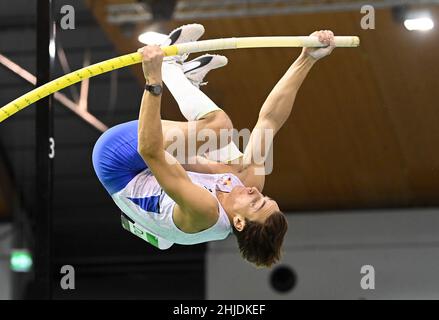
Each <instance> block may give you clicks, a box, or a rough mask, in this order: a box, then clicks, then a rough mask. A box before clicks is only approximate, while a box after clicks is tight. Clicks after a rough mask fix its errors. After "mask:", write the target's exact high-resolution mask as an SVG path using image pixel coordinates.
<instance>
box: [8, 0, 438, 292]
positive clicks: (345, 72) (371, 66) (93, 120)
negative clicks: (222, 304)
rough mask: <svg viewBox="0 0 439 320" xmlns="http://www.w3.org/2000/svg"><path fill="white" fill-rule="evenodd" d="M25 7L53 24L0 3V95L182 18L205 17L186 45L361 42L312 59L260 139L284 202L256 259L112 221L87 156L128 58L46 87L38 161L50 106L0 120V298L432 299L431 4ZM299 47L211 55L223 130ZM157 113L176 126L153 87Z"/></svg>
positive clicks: (311, 1) (134, 89)
mask: <svg viewBox="0 0 439 320" xmlns="http://www.w3.org/2000/svg"><path fill="white" fill-rule="evenodd" d="M38 2H40V3H44V4H46V5H48V4H50V5H51V6H52V18H50V16H49V15H47V16H44V10H43V9H42V7H43V5H41V4H40V5H41V7H40V8H38V7H37V1H36V0H35V1H29V0H6V1H1V2H0V106H2V105H4V104H6V103H8V102H10V101H11V100H13V99H15V98H16V97H18V96H20V95H22V94H24V93H25V92H27V91H29V90H31V89H32V88H33V87H34V85H33V84H32V81H35V78H34V76H37V77H40V79H41V77H44V76H50V77H51V78H55V77H58V76H61V75H63V74H65V73H67V72H69V70H76V69H79V68H81V67H82V66H83V65H84V64H87V63H95V62H99V61H102V60H105V59H108V58H111V57H114V56H117V55H121V54H125V53H131V52H134V51H135V50H136V49H137V48H139V47H140V46H142V44H141V42H140V41H139V36H141V34H142V33H144V32H146V31H158V32H163V33H169V32H170V31H171V30H172V29H174V28H175V27H178V26H179V25H182V24H186V23H192V22H197V23H201V24H203V25H204V26H205V28H206V33H205V35H204V36H203V38H202V39H214V38H228V37H244V36H285V35H308V34H310V33H312V32H313V31H315V30H319V29H330V30H333V31H334V33H335V34H336V35H358V36H359V37H360V38H361V46H360V47H359V48H356V49H338V50H337V49H336V50H335V51H334V53H333V54H332V55H331V56H330V57H328V58H326V59H324V60H322V61H321V62H319V63H318V64H317V65H316V66H315V68H314V70H312V72H311V74H310V75H309V77H308V78H307V79H306V81H305V83H304V85H303V86H302V88H301V90H300V92H299V95H298V98H297V100H296V104H295V107H294V110H293V114H292V117H291V119H289V120H288V121H287V124H286V126H285V127H284V128H283V129H282V130H281V131H280V132H279V135H278V137H277V138H276V140H275V144H274V170H273V173H272V174H271V175H270V176H269V177H268V178H267V183H266V189H265V190H264V192H265V193H266V194H268V195H269V196H271V197H272V198H274V199H276V200H277V201H278V202H279V204H280V207H281V209H282V210H283V211H284V212H286V213H288V217H289V220H290V231H289V234H288V238H287V243H286V247H285V257H284V259H283V261H282V262H281V264H280V265H279V266H278V267H276V268H274V269H272V270H258V269H254V268H252V267H251V266H249V265H248V264H246V263H245V262H243V261H241V260H240V259H239V256H238V254H237V252H236V249H235V248H234V245H235V244H234V239H233V237H232V238H231V239H229V240H227V241H224V242H218V243H212V244H210V245H204V244H203V245H197V246H189V247H185V246H177V245H175V246H174V247H172V249H171V250H167V251H158V250H156V249H155V248H153V247H151V246H149V245H148V244H146V243H145V242H143V241H142V240H140V239H137V238H135V237H134V236H133V235H130V234H129V233H127V232H126V231H124V230H123V229H122V228H121V225H120V216H119V211H118V210H117V207H116V206H115V205H114V203H113V202H112V201H111V199H110V198H109V197H108V195H107V194H106V192H105V190H104V189H103V187H102V186H101V185H100V183H99V182H98V180H97V178H96V177H95V174H94V171H93V168H92V163H91V152H92V148H93V145H94V143H95V141H96V140H97V138H98V137H99V135H100V134H101V133H102V131H103V130H105V128H106V127H111V126H113V125H115V124H118V123H121V122H125V121H129V120H132V119H135V118H136V117H137V114H138V108H139V103H140V98H141V94H142V84H143V81H144V80H143V74H142V72H141V68H140V66H138V65H137V66H133V67H130V68H124V69H121V70H118V71H114V72H112V73H108V74H104V75H102V76H99V77H96V78H92V79H91V80H90V81H89V82H87V83H86V84H85V85H80V84H78V85H76V86H73V87H70V88H66V89H64V90H63V91H62V92H61V93H62V94H63V95H64V96H62V97H58V98H55V99H53V102H52V103H53V106H52V108H51V110H52V111H51V112H52V113H53V115H52V116H53V123H54V124H53V130H54V139H55V140H54V141H55V152H56V156H55V158H54V159H53V168H52V167H51V165H52V164H51V163H42V162H41V154H42V153H43V154H44V152H45V150H46V149H44V148H43V149H41V145H39V143H40V142H37V141H42V140H41V139H43V140H44V139H45V138H46V136H45V134H47V132H46V131H44V128H48V126H50V121H51V120H50V118H51V115H50V113H47V114H45V115H43V116H42V117H43V118H40V120H39V122H37V121H36V118H37V117H36V114H37V106H31V107H29V108H27V109H26V110H23V111H22V112H20V113H18V114H16V115H15V116H13V117H11V118H10V119H7V120H6V121H5V122H3V123H1V124H0V298H2V299H8V298H10V299H12V298H14V299H26V298H36V297H37V298H54V299H78V298H83V299H102V298H144V299H192V298H193V299H211V298H212V299H213V298H231V299H258V298H260V299H291V298H294V299H307V298H334V299H337V298H340V299H361V298H366V299H374V298H377V299H379V298H439V278H438V277H437V275H435V273H436V270H438V269H439V253H438V252H439V251H438V250H437V249H438V247H439V214H438V212H437V207H438V206H439V197H438V194H439V149H436V146H437V145H439V126H438V125H437V121H438V119H439V109H438V108H437V101H439V90H437V89H436V86H437V79H438V78H439V66H438V64H437V57H438V55H439V42H438V41H437V39H438V28H437V26H436V27H435V26H434V24H438V23H439V6H438V4H439V1H437V0H429V1H428V0H423V1H414V0H412V1H409V0H407V1H403V0H399V1H397V0H387V1H386V0H381V1H380V0H376V1H368V2H367V3H365V2H364V1H356V0H350V1H349V0H343V1H342V0H340V1H337V0H306V1H300V0H296V1H293V0H290V1H288V0H284V1H281V0H273V1H269V0H253V1H252V0H247V1H245V0H220V1H213V0H170V1H159V0H139V1H136V0H84V1H82V0H81V1H74V2H72V1H70V2H69V1H66V0H38ZM365 4H367V5H371V6H373V7H374V8H375V29H362V27H361V19H362V18H363V17H364V16H365V14H366V13H365V12H363V13H362V12H361V8H362V6H363V5H365ZM65 5H71V6H73V8H74V11H75V29H73V30H70V29H67V30H64V29H62V28H61V27H60V21H61V19H62V18H63V16H64V14H63V13H61V11H62V8H63V7H64V6H65ZM38 9H39V10H38ZM46 13H47V12H46ZM38 19H40V20H38ZM52 25H53V26H54V28H55V29H56V32H55V35H54V43H55V44H56V46H55V47H53V46H52V48H53V49H55V48H56V50H53V51H51V52H52V53H50V52H49V54H48V51H50V50H49V46H47V47H46V48H44V46H42V44H41V42H38V41H37V39H41V38H39V37H43V38H44V37H46V35H47V42H48V43H49V38H48V34H49V32H50V28H49V27H50V26H52ZM409 29H410V30H409ZM418 29H421V30H418ZM44 30H46V33H45V34H44ZM37 43H39V47H38V46H37ZM42 47H43V48H42ZM299 53H300V49H278V48H277V49H274V48H273V49H245V50H233V51H224V52H222V54H225V55H226V56H227V57H228V58H229V64H228V65H227V67H225V68H222V69H219V70H216V71H215V72H212V73H211V74H209V75H208V81H209V85H208V86H207V87H205V89H203V90H204V91H205V92H206V93H207V94H208V95H209V96H210V97H211V98H212V99H213V100H214V101H215V102H216V103H217V104H218V105H219V106H221V107H222V108H223V109H224V110H225V111H226V112H227V113H228V114H229V115H230V117H231V119H232V120H233V122H234V125H235V127H237V128H238V129H242V128H247V127H248V128H251V127H252V126H253V125H254V123H255V121H256V119H257V115H258V111H259V108H260V106H261V105H262V103H263V102H264V100H265V98H266V96H267V95H268V93H269V92H270V90H271V89H272V87H273V86H274V85H275V83H276V82H277V80H278V79H279V78H280V77H281V76H282V75H283V73H284V72H285V71H286V69H287V68H288V67H289V65H290V64H291V63H292V62H293V61H294V59H295V58H296V57H297V56H298V55H299ZM50 54H52V62H53V68H51V72H50V74H48V75H44V74H41V70H40V72H39V71H38V69H37V65H38V63H39V64H40V66H41V65H42V64H44V63H46V64H47V63H49V62H50V61H49V60H50ZM44 57H46V60H44V59H45V58H44ZM48 59H49V60H48ZM48 61H49V62H48ZM47 70H48V69H47ZM42 107H43V108H44V105H43V106H42ZM38 108H40V109H38V110H41V105H40V106H38ZM162 111H163V112H162V117H163V118H168V119H173V120H183V117H182V116H181V115H180V114H179V110H178V108H177V107H176V105H175V102H174V101H173V99H172V97H171V96H170V94H169V92H168V91H166V92H165V95H164V97H163V107H162ZM44 117H45V118H44ZM38 134H40V135H38ZM41 134H42V136H41ZM44 141H46V140H44ZM38 146H39V149H38V148H37V147H38ZM41 150H42V151H41ZM37 154H39V157H40V158H38V156H37ZM38 159H40V160H38ZM51 168H52V169H51ZM37 175H39V178H38V177H37ZM52 179H53V186H52V187H51V181H52ZM23 250H27V251H23ZM31 264H32V265H31ZM63 265H72V266H74V268H75V272H76V273H75V276H76V285H75V290H63V289H62V288H61V287H60V279H61V277H62V274H61V273H60V269H61V266H63ZM363 265H372V266H374V267H375V272H376V289H375V290H362V288H361V286H360V280H361V277H362V275H361V274H360V269H361V267H362V266H363ZM11 268H12V269H14V270H15V271H13V270H12V269H11ZM20 268H22V270H21V271H24V272H17V271H20V270H19V269H20ZM26 270H28V271H26ZM40 275H41V277H39V276H40Z"/></svg>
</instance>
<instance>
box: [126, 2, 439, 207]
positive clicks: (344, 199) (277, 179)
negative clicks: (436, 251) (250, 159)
mask: <svg viewBox="0 0 439 320" xmlns="http://www.w3.org/2000/svg"><path fill="white" fill-rule="evenodd" d="M431 10H432V12H433V16H434V17H435V18H436V21H439V9H438V7H437V6H433V7H431ZM376 13H377V21H376V29H375V30H362V29H361V28H360V19H361V14H360V12H336V13H334V12H331V13H316V14H302V15H281V16H269V17H252V18H248V17H244V18H241V19H237V18H223V19H216V20H203V21H201V20H200V21H187V22H186V23H189V22H199V23H202V24H204V26H205V27H206V34H205V35H204V37H203V39H213V38H221V37H224V38H225V37H232V36H236V37H240V36H269V35H306V34H309V33H311V32H312V31H314V30H317V29H331V30H333V31H334V32H335V33H336V34H339V35H359V36H360V37H361V41H362V42H361V47H360V48H357V49H336V50H335V51H334V53H333V54H332V55H331V56H330V57H328V58H326V59H324V60H323V61H321V62H320V63H318V64H317V65H316V67H315V68H314V70H312V72H311V73H310V75H309V77H308V78H307V79H306V80H305V83H304V85H303V86H302V88H301V90H300V92H299V95H298V97H297V100H296V104H295V106H294V110H293V114H292V116H291V118H290V119H289V120H288V121H287V124H286V125H285V127H284V128H283V129H282V130H281V131H280V132H279V134H278V136H277V138H276V140H275V146H274V162H275V168H274V171H273V173H272V174H271V175H270V176H269V177H268V179H267V184H266V190H265V191H266V193H267V194H269V195H270V196H272V197H273V198H275V199H277V200H278V201H279V203H280V205H281V208H283V209H285V210H314V209H347V208H371V207H404V206H433V205H438V204H439V198H438V197H437V194H438V191H439V179H438V178H439V160H438V159H439V151H438V149H437V148H435V146H436V145H438V143H439V127H438V125H437V120H438V119H439V110H438V104H437V101H439V90H437V89H436V84H437V80H436V79H437V78H438V76H439V67H438V65H437V61H436V60H437V59H436V58H437V56H438V54H439V43H438V42H437V41H435V39H437V38H438V30H437V29H434V30H432V31H430V32H427V33H416V32H408V31H407V30H405V29H404V27H403V26H402V25H401V24H399V23H396V22H395V21H393V19H392V16H391V12H390V11H389V10H387V9H382V10H377V12H376ZM180 24H182V22H178V23H177V22H175V21H174V22H173V21H171V22H169V23H167V24H163V26H164V27H165V28H166V29H168V30H169V31H170V30H172V29H173V28H174V27H176V26H178V25H180ZM141 27H142V28H143V27H144V26H141ZM141 27H139V29H140V28H141ZM126 41H127V42H130V41H131V43H132V39H131V40H130V39H127V40H126ZM119 47H121V46H120V45H119ZM132 49H135V48H132ZM221 53H222V54H225V55H226V56H227V57H228V58H229V64H228V66H227V67H225V68H222V69H219V70H216V71H214V72H212V73H211V74H209V75H208V79H207V80H208V81H209V85H208V86H207V87H206V88H205V89H203V90H205V92H206V93H207V94H208V95H209V96H210V97H211V98H212V99H213V100H214V101H216V102H217V103H218V105H220V106H221V107H222V108H224V110H226V111H227V112H228V113H229V115H230V116H231V118H232V120H233V122H234V124H235V126H236V127H237V128H238V129H241V128H245V127H252V125H254V123H255V121H256V119H257V114H258V111H259V108H260V106H261V105H262V103H263V102H264V99H265V97H266V96H267V95H268V93H269V92H270V90H271V88H272V87H273V86H274V85H275V83H276V82H277V80H278V79H279V78H280V77H281V76H282V74H283V73H284V72H285V71H286V69H287V68H288V67H289V65H290V64H291V63H292V62H293V61H294V59H295V57H297V55H298V54H299V53H300V50H299V49H242V50H234V51H223V52H221ZM163 108H164V109H165V110H166V109H173V110H174V111H175V108H176V107H175V103H174V102H173V101H172V98H170V97H169V96H167V97H166V99H165V102H164V107H163ZM166 112H167V111H166ZM166 112H165V113H166ZM171 116H175V117H176V119H181V117H180V116H177V115H175V113H173V114H172V115H171Z"/></svg>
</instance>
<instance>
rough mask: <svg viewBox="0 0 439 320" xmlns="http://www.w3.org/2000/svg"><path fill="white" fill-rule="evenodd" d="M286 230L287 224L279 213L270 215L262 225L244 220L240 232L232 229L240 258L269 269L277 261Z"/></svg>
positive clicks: (283, 216)
mask: <svg viewBox="0 0 439 320" xmlns="http://www.w3.org/2000/svg"><path fill="white" fill-rule="evenodd" d="M287 230H288V222H287V219H286V218H285V215H284V214H283V213H282V212H281V211H276V212H274V213H272V214H271V215H270V216H269V217H268V218H267V219H266V220H265V222H264V223H260V222H256V221H250V220H249V219H247V218H245V226H244V229H243V230H242V231H238V230H236V228H234V227H233V233H234V234H235V236H236V238H237V240H238V246H239V251H240V252H241V255H242V257H243V258H244V259H246V260H247V261H249V262H251V263H254V264H255V265H256V266H258V267H271V266H272V265H273V264H275V263H276V262H277V261H279V259H280V257H281V247H282V243H283V240H284V236H285V234H286V232H287Z"/></svg>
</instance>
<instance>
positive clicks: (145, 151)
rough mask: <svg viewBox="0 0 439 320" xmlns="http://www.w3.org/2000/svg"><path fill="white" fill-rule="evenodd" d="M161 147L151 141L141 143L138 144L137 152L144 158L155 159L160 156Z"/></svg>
mask: <svg viewBox="0 0 439 320" xmlns="http://www.w3.org/2000/svg"><path fill="white" fill-rule="evenodd" d="M160 151H161V149H160V148H158V147H156V146H155V145H154V144H150V143H140V142H139V144H138V146H137V152H138V153H139V154H140V155H141V156H142V158H143V159H153V158H156V157H158V155H159V153H160Z"/></svg>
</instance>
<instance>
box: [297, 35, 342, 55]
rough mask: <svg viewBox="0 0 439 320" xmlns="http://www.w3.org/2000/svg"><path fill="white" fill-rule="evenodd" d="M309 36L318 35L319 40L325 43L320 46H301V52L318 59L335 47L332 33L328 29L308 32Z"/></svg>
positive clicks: (328, 53)
mask: <svg viewBox="0 0 439 320" xmlns="http://www.w3.org/2000/svg"><path fill="white" fill-rule="evenodd" d="M310 36H311V37H318V38H319V41H320V42H321V43H323V44H325V45H326V47H322V48H303V50H302V54H303V55H305V56H308V57H311V58H313V59H315V60H319V59H321V58H323V57H326V56H329V55H330V54H331V52H332V50H334V48H335V41H334V33H333V32H332V31H330V30H321V31H316V32H313V33H312V34H310Z"/></svg>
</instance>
